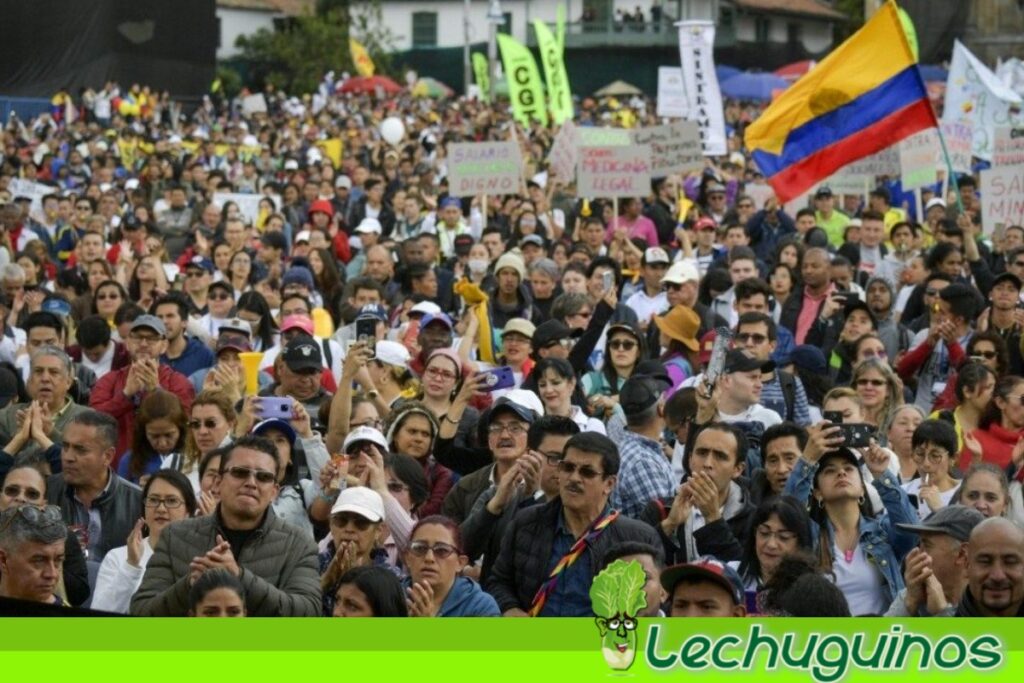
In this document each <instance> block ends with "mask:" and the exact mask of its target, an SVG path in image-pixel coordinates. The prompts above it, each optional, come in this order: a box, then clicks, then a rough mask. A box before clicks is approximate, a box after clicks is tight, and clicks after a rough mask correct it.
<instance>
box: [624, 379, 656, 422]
mask: <svg viewBox="0 0 1024 683" xmlns="http://www.w3.org/2000/svg"><path fill="white" fill-rule="evenodd" d="M652 380H654V381H657V380H655V378H653V377H648V376H646V375H633V376H631V377H630V378H629V379H627V380H626V382H625V384H623V385H622V389H621V390H620V391H619V405H620V406H622V412H624V413H625V414H626V417H629V416H630V415H638V414H640V413H642V412H644V411H645V410H647V409H648V408H650V407H651V406H653V405H654V404H655V403H657V402H658V399H659V398H661V393H662V392H661V391H659V390H657V389H655V388H654V387H652V386H651V383H652Z"/></svg>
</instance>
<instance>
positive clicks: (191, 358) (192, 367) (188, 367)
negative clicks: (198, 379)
mask: <svg viewBox="0 0 1024 683" xmlns="http://www.w3.org/2000/svg"><path fill="white" fill-rule="evenodd" d="M160 362H161V363H163V364H164V365H166V366H168V367H170V368H171V369H172V370H175V371H176V372H180V373H181V374H183V375H185V376H186V377H189V376H191V375H192V374H194V373H195V372H196V371H197V370H202V369H203V368H210V367H212V366H213V364H214V363H216V362H217V359H216V358H215V357H214V355H213V351H211V350H210V347H209V346H207V345H206V344H204V343H203V342H201V341H199V340H198V339H196V338H195V337H189V338H188V341H187V342H185V350H184V351H182V353H181V355H180V356H178V357H177V358H168V356H167V354H166V353H165V354H164V355H162V356H160Z"/></svg>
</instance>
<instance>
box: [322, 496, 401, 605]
mask: <svg viewBox="0 0 1024 683" xmlns="http://www.w3.org/2000/svg"><path fill="white" fill-rule="evenodd" d="M385 514H386V513H385V510H384V499H383V498H382V497H381V496H380V494H378V493H377V492H376V491H374V490H372V489H370V488H367V487H365V486H353V487H349V488H346V489H344V490H343V491H342V492H341V493H340V494H339V495H338V498H337V500H335V501H334V505H333V506H332V507H331V517H330V533H329V534H328V535H327V536H325V537H324V539H323V540H322V541H321V542H320V555H319V557H320V587H321V589H322V590H323V613H324V616H330V615H331V614H332V613H333V612H334V599H335V595H336V594H337V591H338V581H339V579H340V578H341V577H342V575H343V574H345V573H346V572H347V571H348V570H350V569H352V568H353V567H370V566H379V567H389V564H388V558H387V553H386V552H385V551H384V549H383V547H382V545H383V543H384V538H385V536H386V535H387V527H386V526H385V525H384V519H385Z"/></svg>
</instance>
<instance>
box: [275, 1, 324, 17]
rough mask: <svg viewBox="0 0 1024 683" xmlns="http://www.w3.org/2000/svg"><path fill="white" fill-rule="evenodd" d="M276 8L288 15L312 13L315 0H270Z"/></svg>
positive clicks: (314, 9) (314, 8) (295, 15)
mask: <svg viewBox="0 0 1024 683" xmlns="http://www.w3.org/2000/svg"><path fill="white" fill-rule="evenodd" d="M270 2H271V4H273V5H274V6H276V7H277V10H278V11H279V12H281V13H282V14H284V15H285V16H289V17H297V16H301V15H303V14H312V13H313V12H315V11H316V0H270Z"/></svg>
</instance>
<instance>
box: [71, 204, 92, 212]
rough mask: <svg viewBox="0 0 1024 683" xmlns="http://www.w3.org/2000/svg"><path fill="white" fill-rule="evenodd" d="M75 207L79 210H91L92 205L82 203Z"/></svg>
mask: <svg viewBox="0 0 1024 683" xmlns="http://www.w3.org/2000/svg"><path fill="white" fill-rule="evenodd" d="M75 208H76V209H77V210H79V211H92V207H91V206H89V205H88V204H82V205H81V206H76V207H75Z"/></svg>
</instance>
